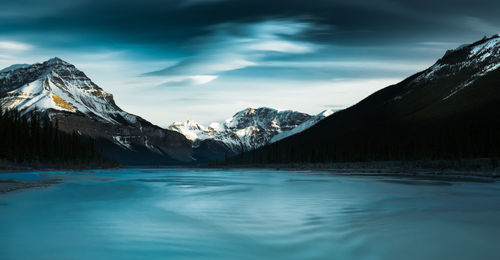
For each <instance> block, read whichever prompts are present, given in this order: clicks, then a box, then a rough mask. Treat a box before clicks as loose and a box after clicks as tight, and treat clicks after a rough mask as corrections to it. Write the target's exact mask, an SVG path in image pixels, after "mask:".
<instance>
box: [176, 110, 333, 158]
mask: <svg viewBox="0 0 500 260" xmlns="http://www.w3.org/2000/svg"><path fill="white" fill-rule="evenodd" d="M331 113H332V112H331V110H325V111H323V112H321V113H320V114H318V115H315V116H310V115H308V114H305V113H301V112H297V111H292V110H277V109H274V108H269V107H258V108H256V107H249V108H246V109H243V110H241V111H239V112H237V113H235V114H234V115H233V116H232V117H231V118H229V119H227V120H226V121H224V122H214V123H211V124H210V125H209V126H208V127H205V126H202V125H200V124H198V123H197V122H195V121H193V120H188V121H186V122H174V123H173V124H172V125H170V126H169V127H168V128H167V129H169V130H173V131H177V132H179V133H181V134H183V135H184V136H185V137H186V138H187V139H189V140H191V141H192V142H193V148H194V149H195V153H196V149H198V150H202V149H212V150H211V151H210V152H199V151H198V154H217V153H218V154H219V155H220V156H219V157H218V158H217V157H215V159H223V157H224V156H225V153H229V154H238V153H241V152H245V151H249V150H252V149H255V148H258V147H261V146H264V145H266V144H269V143H272V142H275V141H277V140H280V139H283V138H285V137H288V136H290V135H293V134H296V133H299V132H301V131H304V130H305V129H307V128H309V127H311V126H313V125H314V124H316V123H317V122H319V121H320V120H321V119H323V118H325V117H326V116H328V115H330V114H331ZM277 136H278V139H276V140H275V138H276V137H277ZM217 144H218V145H217ZM216 147H218V148H216ZM220 147H222V148H220ZM211 159H214V158H211Z"/></svg>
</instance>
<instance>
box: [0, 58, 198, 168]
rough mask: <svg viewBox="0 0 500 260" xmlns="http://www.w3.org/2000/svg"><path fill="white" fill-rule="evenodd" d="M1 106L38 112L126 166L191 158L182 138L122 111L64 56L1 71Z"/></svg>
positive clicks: (189, 159) (186, 144) (170, 162)
mask: <svg viewBox="0 0 500 260" xmlns="http://www.w3.org/2000/svg"><path fill="white" fill-rule="evenodd" d="M0 103H1V104H2V106H3V107H5V108H6V109H16V110H18V111H20V112H21V114H27V113H29V112H32V111H36V112H37V113H39V114H41V115H42V116H43V118H45V120H49V121H50V122H52V123H55V122H57V124H58V126H59V128H60V129H61V130H62V131H65V132H69V133H71V132H73V131H77V132H78V133H79V134H82V135H88V136H90V137H93V138H95V139H96V144H97V145H99V146H100V148H101V149H103V150H104V155H106V156H108V157H111V158H112V159H116V160H118V161H119V162H121V163H123V164H143V163H144V164H179V163H187V162H190V161H192V160H193V158H192V156H191V155H192V148H191V145H190V143H189V141H188V140H187V139H185V137H184V136H183V135H180V134H178V133H177V132H174V131H169V130H165V129H162V128H160V127H158V126H155V125H153V124H151V123H150V122H148V121H146V120H144V119H143V118H141V117H139V116H136V115H133V114H130V113H127V112H125V111H123V110H122V109H121V108H119V107H118V106H117V105H116V103H115V101H114V99H113V95H112V94H109V93H107V92H105V91H104V90H103V89H102V88H100V87H99V86H97V85H96V84H95V83H93V82H92V80H90V79H89V78H88V77H87V76H86V75H85V73H83V72H82V71H80V70H78V69H77V68H76V67H75V66H74V65H72V64H70V63H68V62H65V61H63V60H62V59H60V58H57V57H55V58H52V59H50V60H47V61H45V62H43V63H35V64H32V65H30V66H22V67H19V68H16V69H13V70H7V71H4V72H1V73H0Z"/></svg>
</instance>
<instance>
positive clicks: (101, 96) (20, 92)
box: [0, 58, 137, 124]
mask: <svg viewBox="0 0 500 260" xmlns="http://www.w3.org/2000/svg"><path fill="white" fill-rule="evenodd" d="M0 86H1V87H2V88H1V89H0V91H2V92H3V93H5V94H4V96H3V98H2V105H3V106H4V107H6V108H8V109H17V110H19V111H22V112H23V113H27V112H30V111H33V110H35V109H36V110H41V111H47V110H56V111H65V112H74V113H81V114H84V115H85V116H88V117H91V118H93V119H96V120H99V121H102V122H105V123H112V124H118V121H120V120H123V119H125V120H126V121H128V122H129V123H132V124H133V123H135V122H136V121H137V118H136V116H134V115H131V114H128V113H127V112H125V111H123V110H121V109H120V108H119V107H118V106H116V104H115V103H114V100H113V95H111V94H108V93H106V92H104V91H103V90H102V89H101V88H100V87H98V86H97V85H96V84H94V83H93V82H92V81H91V80H90V79H89V78H87V76H86V75H85V74H84V73H83V72H81V71H79V70H78V69H76V68H75V66H73V65H71V64H69V63H67V62H65V61H63V60H61V59H59V58H53V59H50V60H48V61H46V62H44V63H37V64H34V65H31V66H20V67H18V68H14V69H10V70H7V71H6V72H4V73H1V74H0Z"/></svg>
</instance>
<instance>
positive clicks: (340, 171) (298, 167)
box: [0, 159, 500, 194]
mask: <svg viewBox="0 0 500 260" xmlns="http://www.w3.org/2000/svg"><path fill="white" fill-rule="evenodd" d="M485 161H487V159H472V160H467V161H466V163H467V164H470V163H471V162H476V163H478V162H479V163H478V164H477V165H476V166H474V167H472V168H470V167H469V168H467V167H457V168H451V167H449V165H447V166H448V167H421V166H420V167H417V166H416V165H417V164H420V162H400V161H397V162H387V161H386V162H364V163H359V162H357V163H331V164H265V165H211V166H208V165H202V166H200V165H176V166H174V165H170V166H168V165H166V166H160V165H142V166H121V167H112V168H104V167H103V168H98V167H96V168H57V167H47V168H44V167H30V166H21V165H15V166H14V165H7V166H5V165H4V166H3V167H1V168H0V194H5V193H7V192H13V191H17V190H23V189H30V188H41V187H48V186H50V185H53V184H59V183H61V182H62V179H46V180H17V179H9V178H5V176H2V175H3V174H8V173H25V172H34V171H62V172H64V171H85V170H94V169H110V170H111V169H220V170H224V171H227V170H238V169H263V170H279V171H317V172H319V173H318V174H336V176H340V177H349V176H365V177H370V176H372V177H401V178H418V179H427V180H447V181H472V182H496V181H498V180H500V167H495V168H493V167H491V168H489V167H487V163H485ZM439 162H441V163H442V161H439ZM427 163H429V162H427ZM433 163H435V162H433ZM9 166H10V167H9Z"/></svg>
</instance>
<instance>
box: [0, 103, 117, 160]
mask: <svg viewBox="0 0 500 260" xmlns="http://www.w3.org/2000/svg"><path fill="white" fill-rule="evenodd" d="M0 111H2V112H0V162H4V163H7V162H8V163H14V164H22V165H33V166H42V167H43V166H50V167H57V168H59V167H65V168H81V167H83V168H85V167H96V166H113V165H114V164H115V163H114V162H111V161H110V160H107V159H105V158H103V157H102V156H101V155H100V154H99V153H98V152H97V150H96V148H95V147H94V140H93V139H91V138H88V137H82V136H80V135H79V134H77V133H75V132H73V134H67V133H64V132H61V131H59V129H58V126H57V123H56V124H55V125H52V124H51V123H49V121H48V120H40V118H39V116H38V115H37V113H36V112H32V113H30V114H28V115H24V116H21V115H20V113H19V112H18V111H17V110H10V111H4V110H3V109H2V108H1V107H0Z"/></svg>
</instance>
